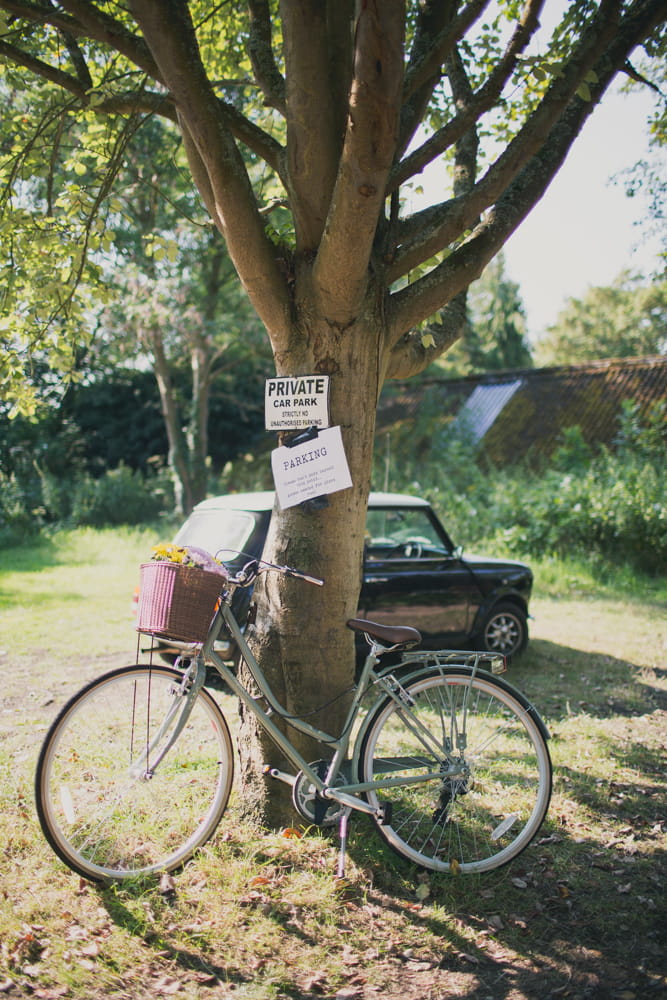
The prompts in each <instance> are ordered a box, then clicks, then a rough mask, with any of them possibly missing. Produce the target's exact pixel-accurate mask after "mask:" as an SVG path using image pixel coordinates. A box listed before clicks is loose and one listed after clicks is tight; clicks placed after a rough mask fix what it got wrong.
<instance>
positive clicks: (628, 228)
mask: <svg viewBox="0 0 667 1000" xmlns="http://www.w3.org/2000/svg"><path fill="white" fill-rule="evenodd" d="M620 85H621V84H620V83H615V84H613V85H612V88H610V90H608V91H607V93H606V94H605V96H604V97H603V99H602V102H601V104H600V105H599V106H598V107H597V108H596V109H595V110H594V112H593V114H592V115H591V117H590V118H589V119H588V121H587V123H586V125H585V126H584V129H583V131H582V132H581V134H580V135H579V137H578V138H577V140H576V141H575V143H574V146H573V148H572V150H571V152H570V155H569V157H568V159H567V160H566V162H565V163H564V164H563V166H562V168H561V170H560V171H559V173H558V174H557V176H556V178H555V179H554V181H553V182H552V184H551V186H550V188H549V189H548V191H547V192H546V194H545V195H544V197H543V198H542V201H541V202H540V203H539V204H538V205H537V206H536V207H535V209H533V212H532V213H531V215H530V216H529V217H528V218H527V219H526V220H525V222H524V223H523V224H522V226H521V228H520V229H519V230H517V232H516V233H514V234H513V235H512V237H511V238H510V240H509V241H508V243H507V244H506V246H505V263H506V270H507V273H508V276H509V277H510V278H511V279H512V280H513V281H516V282H517V283H518V284H519V287H520V294H521V298H522V300H523V304H524V306H525V310H526V317H527V325H528V332H529V336H530V338H531V340H535V339H537V338H538V337H539V334H540V333H541V332H542V331H543V330H544V329H545V328H546V327H547V326H548V325H549V324H550V323H553V322H555V320H556V318H557V316H558V312H559V311H560V309H561V308H562V306H563V305H564V304H565V301H566V300H567V299H568V298H571V297H576V298H579V297H581V296H582V295H583V294H585V292H586V290H587V289H588V288H589V287H590V286H595V285H610V284H612V283H613V281H614V279H615V278H616V277H618V275H619V274H620V273H621V271H623V270H624V269H629V270H631V271H634V272H638V273H640V274H646V275H650V274H651V273H653V272H655V271H656V270H657V266H658V258H657V251H658V247H657V240H655V239H654V240H653V242H652V243H647V242H646V241H645V238H644V236H643V234H642V231H641V230H640V229H639V228H638V226H637V225H636V223H637V222H638V221H639V220H640V219H641V217H642V214H643V213H645V211H646V201H645V200H644V198H643V197H641V196H639V197H635V198H628V197H627V196H626V194H625V191H624V188H623V185H622V184H614V183H612V178H613V176H614V175H616V174H618V173H619V172H620V171H622V170H624V169H625V168H627V167H631V166H632V165H633V164H634V163H636V162H637V160H639V159H640V158H641V156H642V155H643V154H644V153H645V152H646V150H647V148H648V137H647V125H646V120H647V114H648V112H649V111H650V109H651V108H652V106H653V103H654V98H653V95H652V92H651V91H649V90H648V88H646V89H644V90H640V91H635V90H634V88H633V92H632V93H630V94H623V93H621V92H620Z"/></svg>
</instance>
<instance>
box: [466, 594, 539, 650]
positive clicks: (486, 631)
mask: <svg viewBox="0 0 667 1000" xmlns="http://www.w3.org/2000/svg"><path fill="white" fill-rule="evenodd" d="M477 639H478V640H479V641H481V645H482V648H483V649H485V650H487V651H488V652H489V653H502V655H503V656H507V657H512V656H517V655H518V654H519V653H521V652H523V650H524V649H525V647H526V643H527V642H528V621H527V618H526V615H525V612H523V611H522V610H521V608H519V607H517V605H516V604H510V603H505V604H496V606H495V608H494V609H493V610H492V611H491V613H490V614H489V616H488V618H487V619H486V621H485V622H484V625H483V626H482V628H481V629H480V631H479V633H478V635H477Z"/></svg>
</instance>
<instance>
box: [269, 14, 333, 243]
mask: <svg viewBox="0 0 667 1000" xmlns="http://www.w3.org/2000/svg"><path fill="white" fill-rule="evenodd" d="M282 6H283V37H284V40H285V75H286V79H287V109H288V115H287V149H288V173H289V187H288V194H289V199H290V205H291V208H292V215H293V218H294V227H295V231H296V247H297V254H299V255H302V254H311V253H313V252H314V251H315V249H316V247H317V246H318V244H319V242H320V239H321V236H322V231H323V229H324V225H325V222H326V218H327V213H328V211H329V205H330V202H331V193H332V191H333V188H334V184H335V180H336V168H337V165H338V158H339V155H340V147H341V134H340V132H339V131H338V130H337V128H336V125H337V122H338V118H337V115H336V112H335V109H334V105H333V97H332V93H331V88H330V84H329V74H328V68H329V44H328V42H329V39H328V34H327V21H326V7H325V5H324V4H322V3H321V2H313V0H304V2H293V3H285V4H283V5H282Z"/></svg>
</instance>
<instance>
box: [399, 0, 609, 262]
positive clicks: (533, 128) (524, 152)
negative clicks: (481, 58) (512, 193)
mask: <svg viewBox="0 0 667 1000" xmlns="http://www.w3.org/2000/svg"><path fill="white" fill-rule="evenodd" d="M619 6H620V0H603V2H602V3H601V5H600V12H599V15H598V16H597V17H596V19H595V21H594V22H593V23H592V25H591V26H590V28H589V30H588V31H587V32H586V34H585V35H584V36H583V38H582V41H581V44H580V46H579V52H578V54H577V56H576V57H574V58H573V59H571V60H570V62H569V64H568V66H567V68H566V70H565V71H564V72H563V74H562V76H561V77H559V78H557V79H556V80H554V82H553V83H552V84H551V86H550V87H549V89H548V90H547V93H546V94H545V96H544V98H543V99H542V101H541V102H540V104H539V106H538V108H537V109H536V110H535V111H534V112H533V114H531V115H530V117H529V118H528V119H527V120H526V122H525V123H524V125H523V126H522V128H521V129H520V130H519V132H518V133H517V135H516V136H515V137H514V139H513V140H512V141H511V142H510V143H509V145H508V146H507V147H506V149H505V150H504V151H503V152H502V153H501V155H500V156H499V157H498V159H497V160H496V161H495V162H494V163H493V164H492V165H491V166H490V167H489V169H488V170H487V171H486V173H485V175H484V176H483V177H482V178H481V179H480V180H479V181H478V182H477V184H475V186H474V188H473V189H472V190H471V191H470V193H469V194H467V195H464V196H462V197H455V198H453V199H451V200H450V201H448V202H445V203H443V204H442V205H441V206H440V210H441V214H440V218H439V219H438V221H437V222H435V224H433V225H432V228H431V229H430V230H429V231H426V232H422V233H421V234H420V235H419V236H418V237H417V238H415V239H414V240H413V241H412V242H411V243H410V244H407V245H404V246H403V247H401V248H399V250H398V251H397V252H396V255H395V258H394V261H393V263H392V266H391V269H390V271H391V274H390V277H391V280H392V281H395V280H396V279H397V278H399V277H400V276H401V275H403V274H406V273H407V272H408V271H410V270H411V269H413V268H414V267H416V266H417V265H418V264H421V263H423V261H425V260H429V259H430V258H431V257H433V256H434V255H435V254H437V253H439V252H440V251H441V250H443V249H444V248H445V247H447V246H449V245H451V243H452V242H453V241H454V240H456V239H457V238H458V237H459V236H460V235H461V233H463V232H465V231H466V230H467V229H470V228H471V227H472V225H473V224H474V221H475V219H476V218H477V217H478V216H479V215H481V213H482V212H483V211H484V210H485V209H486V208H488V207H489V205H491V204H493V202H494V201H495V200H496V199H497V198H499V197H500V196H501V194H502V193H503V191H504V190H505V189H506V188H507V187H508V186H509V184H511V182H512V181H513V179H514V178H515V177H516V176H517V175H518V174H519V173H520V171H521V170H522V169H523V168H524V167H525V165H526V164H527V163H528V162H529V160H530V158H531V157H532V156H534V155H535V153H536V152H537V151H538V150H539V149H540V148H541V146H542V145H543V143H544V142H545V140H546V138H547V137H548V135H549V131H550V129H551V128H553V127H554V125H555V124H556V122H557V121H558V119H559V117H560V116H561V114H562V113H563V111H564V109H565V108H566V107H567V105H568V104H569V102H570V101H571V100H572V99H573V98H574V96H575V93H576V91H577V88H578V87H579V85H580V83H581V81H582V80H583V78H584V77H585V75H586V74H587V73H588V72H589V71H590V70H591V69H592V68H593V66H594V65H595V63H596V60H597V59H599V58H600V56H601V55H602V53H604V51H605V49H606V48H607V46H608V45H609V43H610V41H611V40H612V39H613V37H614V35H615V33H616V32H617V31H618V29H619V19H618V11H619Z"/></svg>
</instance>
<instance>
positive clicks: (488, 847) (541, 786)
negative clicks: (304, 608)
mask: <svg viewBox="0 0 667 1000" xmlns="http://www.w3.org/2000/svg"><path fill="white" fill-rule="evenodd" d="M405 692H406V695H407V697H406V698H405V699H404V703H401V704H397V703H396V701H394V699H393V698H390V697H387V698H385V699H384V700H383V701H382V702H381V703H380V704H379V705H378V707H377V709H376V710H375V712H374V713H373V715H372V717H371V718H370V719H369V721H368V722H367V724H366V726H365V728H364V733H363V734H362V742H361V749H360V756H359V778H360V781H362V782H374V783H376V784H378V786H380V785H381V784H382V783H383V782H385V788H384V789H382V788H380V787H378V790H377V791H375V790H372V791H370V792H368V793H367V798H368V800H369V802H370V804H371V805H373V806H375V807H376V808H377V807H379V806H380V804H381V803H382V805H383V806H384V807H385V808H386V813H387V814H386V817H385V822H384V823H382V824H380V823H378V831H379V833H380V835H381V836H382V837H383V839H384V840H386V841H387V843H388V844H389V845H390V846H391V847H392V848H393V849H394V850H395V851H396V852H397V853H398V854H401V855H403V857H405V858H407V859H408V860H409V861H413V862H415V863H416V864H417V865H419V866H420V867H422V868H427V869H432V870H435V871H452V872H458V871H461V872H484V871H488V870H490V869H492V868H499V867H500V866H501V865H504V864H507V862H509V861H511V860H512V859H513V858H515V857H516V856H517V855H518V854H520V853H521V851H523V850H524V848H526V847H527V846H528V844H529V843H530V841H531V840H532V839H533V837H534V836H535V834H536V833H537V831H538V830H539V828H540V825H541V823H542V821H543V819H544V817H545V815H546V812H547V808H548V806H549V799H550V797H551V781H552V769H551V759H550V756H549V749H548V747H547V743H546V739H545V734H546V730H545V729H544V726H543V724H542V723H541V722H540V720H539V717H538V716H537V715H536V713H535V711H534V709H533V708H532V707H531V706H530V704H529V703H528V702H526V701H525V699H524V698H523V696H522V695H521V694H519V692H518V691H516V690H515V689H514V688H512V687H511V685H509V684H507V683H506V682H504V681H501V680H499V679H498V678H495V677H492V676H491V675H490V674H485V673H478V674H476V675H475V676H474V677H473V676H472V674H471V672H470V670H467V669H466V668H463V667H462V668H457V667H450V668H447V670H444V671H442V672H441V671H434V672H429V673H426V672H425V673H423V674H422V675H420V676H417V677H415V678H413V679H412V680H408V681H406V683H405ZM387 807H388V808H387Z"/></svg>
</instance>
